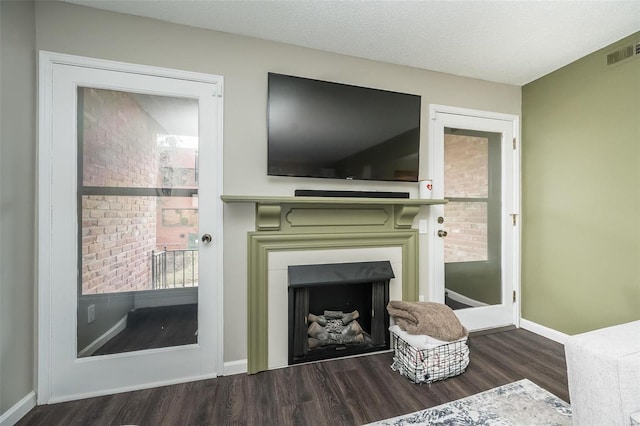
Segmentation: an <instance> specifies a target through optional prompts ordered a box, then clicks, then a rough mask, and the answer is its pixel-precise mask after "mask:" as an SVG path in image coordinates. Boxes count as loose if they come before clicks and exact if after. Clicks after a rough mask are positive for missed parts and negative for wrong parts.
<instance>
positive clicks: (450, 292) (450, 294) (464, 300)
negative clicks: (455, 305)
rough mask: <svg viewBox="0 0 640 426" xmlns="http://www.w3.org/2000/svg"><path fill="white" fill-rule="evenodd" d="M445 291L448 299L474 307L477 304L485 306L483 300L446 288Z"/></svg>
mask: <svg viewBox="0 0 640 426" xmlns="http://www.w3.org/2000/svg"><path fill="white" fill-rule="evenodd" d="M445 292H446V293H447V296H448V297H449V299H451V300H455V301H456V302H459V303H464V304H465V305H467V306H473V307H474V308H475V307H478V306H487V304H486V303H484V302H481V301H479V300H475V299H472V298H470V297H467V296H464V295H462V294H460V293H456V292H455V291H453V290H449V289H446V290H445Z"/></svg>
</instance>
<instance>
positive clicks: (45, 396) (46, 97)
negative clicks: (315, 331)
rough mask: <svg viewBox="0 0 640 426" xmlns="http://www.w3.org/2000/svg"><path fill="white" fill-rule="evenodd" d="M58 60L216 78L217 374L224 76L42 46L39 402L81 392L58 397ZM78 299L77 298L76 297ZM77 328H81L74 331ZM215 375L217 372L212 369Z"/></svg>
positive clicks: (220, 357)
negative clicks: (55, 361)
mask: <svg viewBox="0 0 640 426" xmlns="http://www.w3.org/2000/svg"><path fill="white" fill-rule="evenodd" d="M56 65H68V66H77V67H83V68H94V69H99V70H104V71H117V72H123V73H131V74H140V75H147V76H152V77H162V78H170V79H178V80H188V81H193V82H199V83H210V84H213V85H215V86H212V88H213V89H214V90H213V92H212V94H211V95H212V96H215V97H218V98H219V108H218V114H217V117H216V118H217V120H216V123H215V126H216V130H215V139H216V141H217V143H216V147H215V154H214V155H215V156H216V159H215V164H213V165H212V166H213V167H216V172H215V173H216V179H217V185H216V188H215V191H216V194H217V195H218V196H217V197H216V198H217V199H216V200H213V202H212V204H213V205H214V206H215V207H214V211H215V216H216V218H217V220H216V223H215V224H214V229H213V230H212V231H213V232H214V233H215V234H214V235H215V236H216V245H217V248H216V252H217V254H216V265H215V272H214V276H213V277H212V280H213V281H214V282H215V283H216V285H215V289H214V292H213V293H214V294H215V296H214V297H215V301H212V302H211V303H212V305H213V306H214V307H215V314H214V317H215V323H216V324H215V325H213V326H214V327H215V333H216V338H215V344H216V349H215V357H216V360H215V370H216V371H215V374H214V375H213V376H212V377H215V376H216V375H219V374H222V372H223V366H224V348H223V342H224V335H223V332H224V311H223V290H224V288H223V287H224V286H223V283H224V280H223V247H222V243H223V241H224V239H223V235H222V233H223V204H222V201H221V200H220V197H219V195H221V194H222V188H223V181H222V178H223V168H222V166H223V164H222V163H223V128H222V125H223V108H222V105H223V104H222V102H223V101H222V99H223V97H222V96H223V77H222V76H217V75H212V74H203V73H196V72H190V71H181V70H175V69H166V68H159V67H153V66H146V65H137V64H132V63H124V62H117V61H110V60H103V59H96V58H89V57H83V56H76V55H68V54H61V53H55V52H48V51H40V52H39V75H38V87H39V89H38V154H37V156H38V157H37V167H38V178H37V183H38V189H37V194H36V197H37V206H38V207H37V235H38V237H37V253H38V255H37V256H38V257H37V260H36V267H37V314H38V317H37V322H36V323H37V333H36V334H37V370H36V382H37V385H36V387H37V403H38V404H39V405H42V404H48V403H53V402H61V401H65V400H69V399H76V398H52V395H51V386H52V376H51V374H52V366H51V364H50V363H51V358H52V350H53V348H52V326H51V323H52V321H51V319H52V315H53V312H52V300H53V298H54V297H56V295H55V294H53V291H52V287H53V285H52V282H51V279H52V270H53V267H54V265H53V262H52V250H53V249H52V242H53V237H52V234H53V231H54V229H53V225H52V223H51V219H52V202H53V193H54V191H53V186H52V185H53V178H52V176H53V157H52V155H53V152H54V150H55V148H54V135H53V114H52V111H53V108H54V104H53V102H54V100H53V74H54V67H55V66H56ZM76 303H77V301H76ZM74 332H75V331H74ZM209 376H211V375H209ZM204 378H207V377H204V376H203V377H197V378H194V377H185V378H184V379H177V380H169V381H159V382H154V383H147V384H143V385H141V386H135V387H134V388H135V389H142V388H148V387H155V386H162V385H168V384H173V383H180V382H185V381H191V380H197V379H204ZM134 388H124V387H123V388H122V389H118V390H119V391H129V390H135V389H134ZM112 391H113V389H111V390H106V389H105V392H100V391H98V392H90V393H87V394H82V395H81V397H92V396H98V395H102V394H104V393H112Z"/></svg>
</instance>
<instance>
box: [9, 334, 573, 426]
mask: <svg viewBox="0 0 640 426" xmlns="http://www.w3.org/2000/svg"><path fill="white" fill-rule="evenodd" d="M470 349H471V362H470V364H469V367H468V369H467V371H466V372H465V373H463V374H462V375H460V376H457V377H454V378H450V379H448V380H445V381H441V382H436V383H432V384H423V385H416V384H413V383H412V382H410V381H409V380H407V379H406V378H404V377H402V376H400V375H399V374H398V373H396V372H394V371H392V370H391V369H390V368H389V366H390V364H391V358H392V354H391V353H383V354H376V355H365V356H361V357H357V358H349V359H342V360H332V361H326V362H320V363H315V364H304V365H297V366H294V367H288V368H282V369H278V370H272V371H267V372H263V373H259V374H255V375H251V376H249V375H246V374H238V375H234V376H226V377H218V378H216V379H211V380H202V381H198V382H192V383H185V384H180V385H173V386H166V387H161V388H155V389H148V390H142V391H136V392H127V393H123V394H117V395H110V396H104V397H98V398H91V399H86V400H81V401H74V402H68V403H60V404H53V405H49V406H40V407H36V408H35V409H33V410H32V411H31V412H30V413H29V414H27V415H26V416H25V417H24V418H23V419H22V420H21V421H20V422H19V423H18V425H133V424H135V425H314V426H316V425H361V424H365V423H368V422H372V421H376V420H381V419H385V418H389V417H394V416H398V415H401V414H406V413H410V412H413V411H417V410H421V409H424V408H428V407H433V406H436V405H439V404H443V403H445V402H448V401H452V400H456V399H459V398H463V397H465V396H469V395H473V394H475V393H478V392H482V391H485V390H488V389H491V388H493V387H496V386H500V385H504V384H507V383H510V382H513V381H516V380H520V379H523V378H527V379H529V380H531V381H532V382H534V383H536V384H537V385H539V386H541V387H543V388H545V389H547V390H548V391H550V392H551V393H553V394H555V395H556V396H558V397H560V398H562V399H563V400H565V401H567V402H568V400H569V391H568V388H567V369H566V364H565V357H564V347H563V346H562V345H561V344H558V343H556V342H553V341H551V340H548V339H545V338H543V337H540V336H538V335H536V334H533V333H531V332H528V331H526V330H522V329H515V330H509V331H502V332H498V333H493V334H484V335H480V336H473V337H472V338H471V339H470Z"/></svg>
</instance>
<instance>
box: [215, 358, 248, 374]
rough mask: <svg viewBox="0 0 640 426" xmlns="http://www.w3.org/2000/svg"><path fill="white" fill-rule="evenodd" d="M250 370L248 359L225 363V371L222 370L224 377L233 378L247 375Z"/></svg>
mask: <svg viewBox="0 0 640 426" xmlns="http://www.w3.org/2000/svg"><path fill="white" fill-rule="evenodd" d="M247 371H249V369H248V363H247V360H246V359H239V360H236V361H228V362H225V363H224V370H222V375H223V376H232V375H234V374H245V373H246V372H247Z"/></svg>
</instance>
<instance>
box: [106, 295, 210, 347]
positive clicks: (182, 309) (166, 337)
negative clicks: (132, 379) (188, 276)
mask: <svg viewBox="0 0 640 426" xmlns="http://www.w3.org/2000/svg"><path fill="white" fill-rule="evenodd" d="M197 330H198V305H197V304H190V305H175V306H164V307H160V308H142V309H136V310H134V311H131V312H130V313H129V316H128V318H127V328H125V329H124V330H123V331H122V332H120V333H119V334H118V335H117V336H115V337H114V338H112V339H111V340H110V341H108V342H107V343H105V344H104V345H102V346H101V347H100V348H99V349H98V350H97V351H95V352H94V353H93V355H108V354H118V353H122V352H131V351H139V350H144V349H155V348H166V347H169V346H180V345H190V344H194V343H198V338H197V335H196V331H197Z"/></svg>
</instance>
